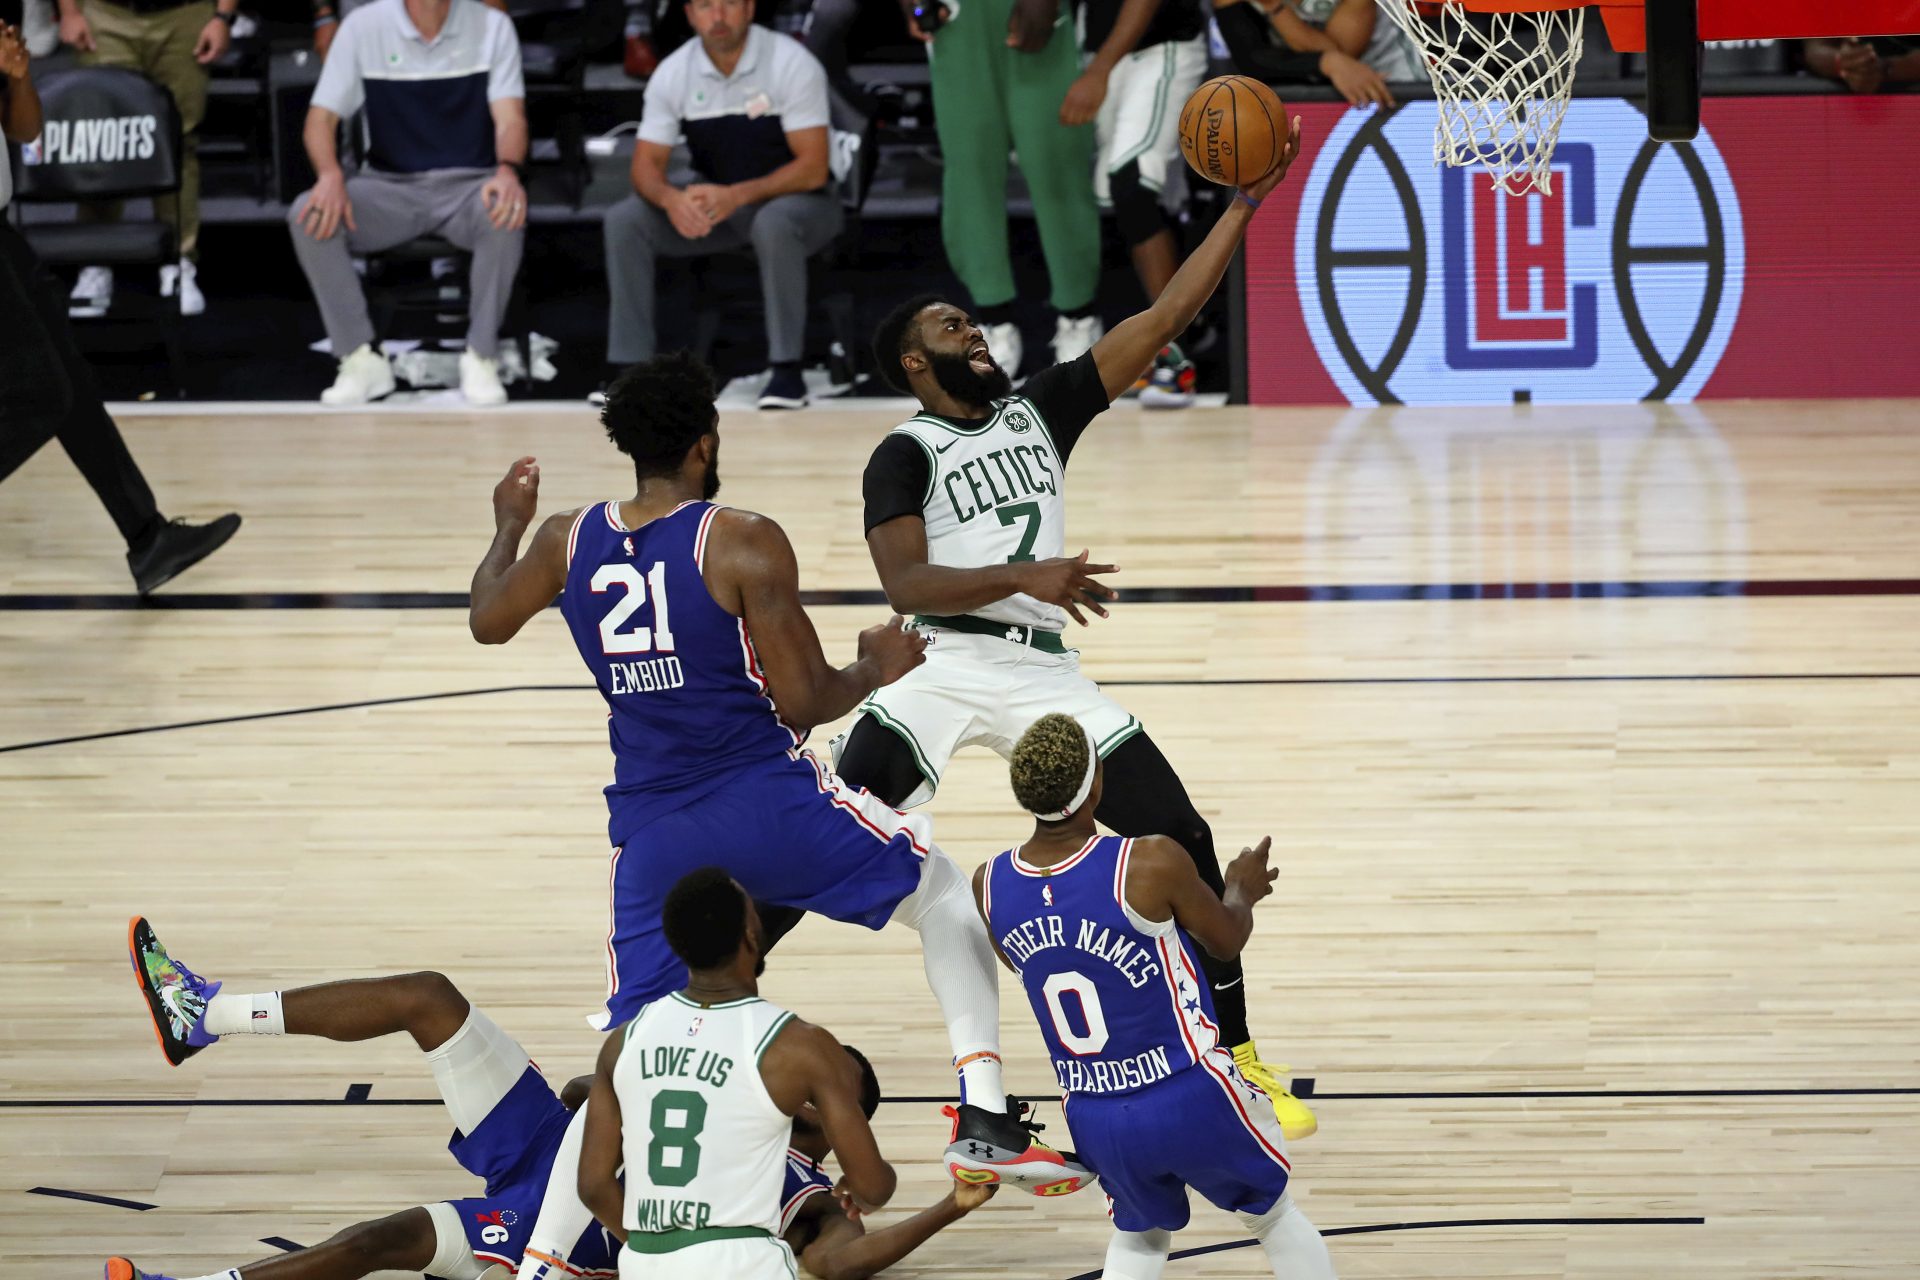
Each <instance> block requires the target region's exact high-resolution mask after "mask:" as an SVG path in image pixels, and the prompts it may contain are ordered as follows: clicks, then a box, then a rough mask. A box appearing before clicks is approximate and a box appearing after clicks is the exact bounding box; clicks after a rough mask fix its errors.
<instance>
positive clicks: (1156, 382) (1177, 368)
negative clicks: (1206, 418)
mask: <svg viewBox="0 0 1920 1280" xmlns="http://www.w3.org/2000/svg"><path fill="white" fill-rule="evenodd" d="M1198 380H1199V379H1198V375H1197V374H1195V373H1194V371H1193V361H1191V360H1189V359H1187V356H1186V353H1185V352H1183V351H1181V350H1180V347H1179V345H1178V344H1177V343H1172V342H1169V343H1168V344H1167V345H1166V346H1164V347H1162V348H1160V354H1159V355H1157V356H1155V357H1154V358H1153V368H1152V369H1151V370H1150V371H1149V372H1148V374H1147V385H1146V386H1144V387H1142V388H1141V389H1140V406H1141V407H1142V408H1144V409H1187V408H1191V407H1192V405H1193V401H1194V390H1193V389H1194V386H1195V385H1196V383H1197V382H1198Z"/></svg>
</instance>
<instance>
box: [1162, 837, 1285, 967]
mask: <svg viewBox="0 0 1920 1280" xmlns="http://www.w3.org/2000/svg"><path fill="white" fill-rule="evenodd" d="M1272 846H1273V840H1272V838H1271V837H1264V838H1262V839H1261V841H1260V843H1259V844H1257V845H1255V846H1254V847H1253V848H1251V849H1242V850H1241V851H1240V856H1239V857H1237V858H1235V859H1234V860H1233V861H1232V863H1230V864H1229V865H1228V867H1227V875H1226V881H1227V883H1226V891H1225V892H1224V893H1222V894H1220V895H1219V896H1218V897H1216V896H1214V892H1213V890H1212V889H1211V888H1209V887H1208V886H1207V882H1206V881H1204V880H1202V879H1201V878H1200V873H1199V872H1198V871H1196V870H1194V866H1193V859H1192V858H1191V857H1189V856H1188V855H1187V851H1186V850H1185V849H1182V848H1181V847H1180V846H1179V845H1178V844H1177V843H1175V842H1174V841H1173V840H1171V839H1169V838H1168V837H1166V836H1149V837H1146V838H1145V839H1141V840H1135V841H1134V842H1133V855H1132V857H1131V858H1130V859H1129V860H1128V863H1127V885H1126V890H1127V905H1129V906H1131V907H1132V908H1133V909H1134V910H1135V911H1137V912H1139V913H1140V914H1141V915H1142V916H1144V917H1145V918H1146V919H1148V920H1169V919H1170V920H1173V921H1174V922H1175V923H1177V924H1178V925H1179V926H1180V927H1181V928H1182V929H1185V930H1186V931H1187V933H1188V934H1189V935H1191V936H1192V938H1193V940H1194V941H1195V942H1198V943H1199V944H1200V945H1201V946H1203V947H1205V948H1206V949H1207V954H1208V955H1210V956H1213V957H1215V958H1216V959H1220V960H1231V959H1233V958H1234V957H1235V956H1237V955H1239V954H1240V951H1241V948H1243V947H1245V946H1246V945H1247V939H1248V938H1250V937H1252V936H1253V904H1254V903H1256V902H1258V901H1260V899H1262V898H1264V897H1266V896H1267V895H1268V894H1269V893H1272V892H1273V881H1274V878H1275V877H1276V876H1278V875H1279V874H1280V873H1279V872H1278V871H1274V870H1272V869H1270V868H1269V867H1268V866H1267V851H1268V850H1269V849H1270V848H1272Z"/></svg>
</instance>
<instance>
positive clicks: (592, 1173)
mask: <svg viewBox="0 0 1920 1280" xmlns="http://www.w3.org/2000/svg"><path fill="white" fill-rule="evenodd" d="M661 914H662V920H661V923H662V926H663V928H664V931H665V933H666V936H667V942H668V944H669V945H670V946H671V947H672V948H673V950H674V953H675V954H676V955H678V956H679V957H680V959H681V960H682V961H684V962H685V963H686V966H687V968H688V970H689V978H688V982H687V985H686V987H685V988H683V989H682V990H680V991H676V992H673V993H672V994H670V995H667V996H664V997H662V998H661V999H659V1000H656V1001H654V1002H653V1003H651V1004H648V1005H646V1006H645V1007H643V1008H642V1009H641V1010H640V1012H639V1013H638V1014H636V1015H635V1016H634V1018H633V1020H632V1021H631V1022H629V1023H627V1025H626V1026H624V1027H622V1028H621V1029H620V1030H618V1031H616V1032H614V1033H613V1034H612V1035H611V1036H609V1037H608V1038H607V1042H606V1044H605V1045H604V1046H603V1047H602V1049H601V1052H600V1061H599V1065H598V1068H597V1070H596V1071H595V1074H594V1079H593V1088H592V1092H591V1094H590V1095H589V1099H588V1102H589V1106H588V1108H587V1122H586V1133H585V1136H584V1139H583V1141H582V1144H581V1149H580V1198H581V1200H583V1201H584V1202H585V1203H586V1205H587V1207H588V1208H590V1209H591V1210H593V1214H594V1216H595V1217H596V1218H598V1219H599V1220H600V1222H601V1224H602V1225H604V1226H605V1227H606V1228H607V1230H609V1231H610V1232H612V1233H613V1234H614V1236H615V1237H616V1238H618V1239H620V1240H622V1241H623V1242H624V1247H623V1248H622V1249H621V1250H620V1274H621V1276H622V1277H626V1278H627V1280H634V1278H636V1277H640V1276H645V1277H647V1280H718V1278H719V1277H727V1280H792V1278H793V1276H794V1275H795V1270H794V1259H793V1251H792V1249H791V1248H790V1247H789V1246H788V1245H787V1243H786V1241H784V1240H783V1239H782V1238H781V1236H780V1230H781V1207H782V1195H781V1192H782V1188H783V1187H784V1185H785V1179H786V1168H787V1145H788V1139H789V1137H790V1135H791V1134H792V1131H793V1117H794V1115H795V1114H796V1113H798V1112H799V1111H800V1110H801V1108H803V1107H806V1106H808V1105H809V1104H811V1106H812V1107H813V1109H814V1112H815V1113H816V1114H817V1115H818V1117H819V1126H820V1130H821V1132H822V1133H823V1134H824V1135H825V1137H826V1140H827V1142H828V1144H829V1145H831V1146H832V1148H833V1151H834V1153H835V1155H836V1156H837V1157H838V1158H839V1161H840V1171H841V1179H840V1183H839V1185H838V1187H836V1188H835V1190H836V1191H837V1192H838V1193H839V1194H841V1195H842V1196H844V1197H845V1198H846V1199H847V1200H848V1201H849V1202H850V1203H851V1204H852V1205H854V1206H856V1207H858V1208H860V1209H861V1210H862V1211H865V1210H868V1209H875V1208H879V1207H880V1206H882V1205H884V1204H885V1203H886V1202H887V1201H888V1200H889V1199H891V1198H892V1196H893V1191H894V1185H895V1176H894V1171H893V1166H892V1165H890V1164H888V1163H887V1162H886V1160H885V1159H884V1158H882V1157H881V1155H880V1149H879V1147H878V1146H877V1145H876V1144H875V1142H874V1138H873V1130H872V1129H871V1128H870V1127H869V1126H868V1124H867V1117H866V1114H865V1113H864V1112H863V1111H862V1110H861V1106H860V1088H861V1080H860V1070H859V1067H858V1066H857V1065H856V1063H855V1062H854V1060H853V1059H852V1058H851V1057H849V1056H848V1055H847V1054H846V1052H845V1051H844V1050H842V1049H841V1047H840V1044H839V1042H838V1041H836V1040H835V1039H834V1038H833V1036H831V1035H830V1034H828V1033H827V1032H826V1031H823V1030H821V1029H820V1028H819V1027H816V1026H812V1025H810V1024H808V1023H805V1022H802V1021H800V1019H798V1018H796V1017H794V1016H793V1015H792V1014H791V1013H788V1012H787V1011H786V1010H784V1009H781V1008H779V1007H777V1006H775V1005H772V1004H768V1003H767V1002H766V1001H764V1000H762V999H761V998H760V996H759V986H758V983H757V982H756V979H757V978H758V976H759V974H760V971H761V970H762V969H763V968H764V967H765V963H766V962H765V960H764V958H763V957H764V949H763V947H762V945H761V934H760V921H759V918H758V915H757V913H756V912H755V911H754V908H753V903H752V901H751V900H750V899H749V898H748V896H747V894H746V891H745V890H743V889H742V888H741V887H740V886H739V885H738V884H736V883H734V881H733V879H732V878H731V877H730V876H728V875H727V873H726V872H725V871H722V870H720V869H719V868H717V867H709V868H705V869H703V870H700V871H695V872H692V873H691V874H689V875H687V876H686V877H684V878H683V879H682V880H681V881H680V882H679V883H678V884H676V885H675V886H674V888H673V891H672V892H671V893H669V894H668V895H667V899H666V904H665V907H664V909H663V911H662V913H661ZM623 1165H624V1166H625V1179H624V1186H623V1185H622V1178H621V1173H620V1170H621V1167H622V1166H623Z"/></svg>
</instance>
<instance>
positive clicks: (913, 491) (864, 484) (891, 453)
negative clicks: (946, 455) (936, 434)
mask: <svg viewBox="0 0 1920 1280" xmlns="http://www.w3.org/2000/svg"><path fill="white" fill-rule="evenodd" d="M931 483H933V464H932V463H931V462H929V461H928V460H927V451H926V449H925V448H924V447H923V446H922V445H921V444H920V442H919V441H917V440H915V439H914V438H913V437H912V436H909V435H905V434H903V433H901V432H898V431H895V432H892V433H890V434H889V435H888V436H887V438H886V439H885V440H882V441H881V442H880V446H879V447H878V448H876V449H875V450H874V451H873V456H872V457H871V458H868V459H867V470H866V473H865V474H864V475H862V476H861V477H860V495H861V497H862V499H863V500H864V501H865V503H866V525H865V529H866V531H867V532H868V533H871V532H873V530H874V527H875V526H877V525H883V524H885V523H886V522H887V521H889V520H891V519H893V518H894V517H896V516H917V515H919V514H921V513H922V512H923V511H924V510H925V503H926V499H927V486H928V485H929V484H931Z"/></svg>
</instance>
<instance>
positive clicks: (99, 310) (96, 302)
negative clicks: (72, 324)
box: [67, 267, 113, 317]
mask: <svg viewBox="0 0 1920 1280" xmlns="http://www.w3.org/2000/svg"><path fill="white" fill-rule="evenodd" d="M112 305H113V268H112V267H84V268H82V269H81V271H80V278H79V279H78V280H76V281H74V284H73V292H72V293H70V294H68V295H67V314H68V315H70V316H83V317H84V316H103V315H105V314H107V308H109V307H111V306H112Z"/></svg>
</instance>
